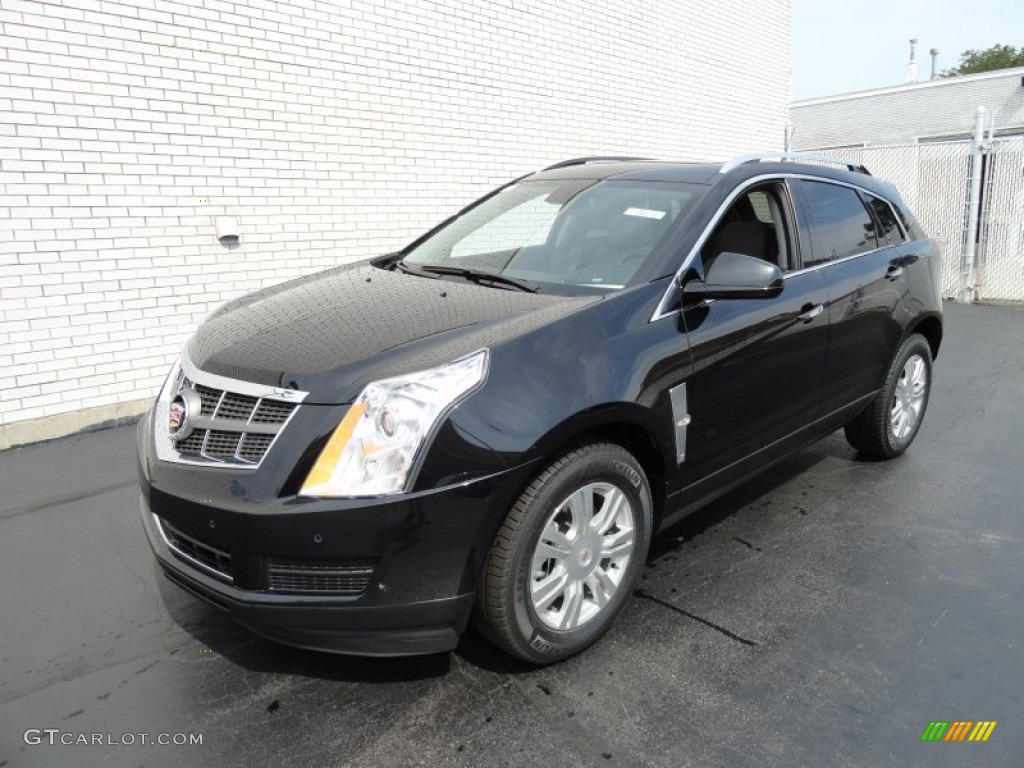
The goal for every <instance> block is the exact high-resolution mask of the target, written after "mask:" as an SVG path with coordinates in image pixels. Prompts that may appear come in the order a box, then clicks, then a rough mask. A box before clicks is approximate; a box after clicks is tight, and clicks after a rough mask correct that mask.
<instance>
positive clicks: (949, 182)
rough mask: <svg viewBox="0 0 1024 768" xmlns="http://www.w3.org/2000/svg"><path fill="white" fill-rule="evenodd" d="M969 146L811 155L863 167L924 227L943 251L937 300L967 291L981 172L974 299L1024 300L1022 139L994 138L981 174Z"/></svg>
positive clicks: (867, 149) (904, 146) (933, 144)
mask: <svg viewBox="0 0 1024 768" xmlns="http://www.w3.org/2000/svg"><path fill="white" fill-rule="evenodd" d="M972 151H973V146H972V143H971V142H970V141H942V142H927V143H915V144H891V145H880V146H870V147H848V148H845V149H825V150H814V154H819V155H829V156H832V157H839V158H842V159H844V160H850V161H852V162H856V163H860V164H863V165H865V166H866V167H867V168H868V170H870V171H871V172H872V173H873V174H875V175H877V176H879V177H881V178H883V179H887V180H888V181H891V182H892V183H893V184H894V185H895V186H896V188H897V189H898V190H899V192H900V194H901V195H902V196H903V199H904V200H905V201H906V203H907V205H908V206H910V209H911V210H912V211H913V212H914V215H915V216H916V217H917V218H918V220H919V221H920V222H921V226H922V227H924V230H925V231H926V232H927V233H928V234H929V235H930V236H931V237H934V238H935V239H936V240H938V241H939V243H940V244H941V245H942V251H943V258H942V295H943V296H944V297H946V298H954V297H957V296H959V295H960V294H961V291H962V290H963V285H964V250H965V245H966V243H967V237H968V231H967V230H968V226H967V221H968V202H969V197H970V188H971V177H972V174H973V173H975V172H976V171H980V172H983V173H984V178H983V185H982V208H981V224H980V227H979V230H980V231H979V232H978V233H976V234H975V235H974V236H975V237H977V238H978V245H979V248H978V257H977V261H976V263H975V270H974V285H975V287H976V290H975V294H976V297H977V298H980V299H983V300H991V301H1024V137H1012V138H1006V139H996V140H995V141H993V142H991V143H990V144H989V145H988V149H987V152H986V155H985V160H984V162H983V163H982V166H981V168H980V169H976V168H974V167H973V166H974V163H973V162H972V156H971V155H972Z"/></svg>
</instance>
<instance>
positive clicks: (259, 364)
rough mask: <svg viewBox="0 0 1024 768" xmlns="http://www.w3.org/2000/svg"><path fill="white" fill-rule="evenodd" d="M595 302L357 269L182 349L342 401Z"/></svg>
mask: <svg viewBox="0 0 1024 768" xmlns="http://www.w3.org/2000/svg"><path fill="white" fill-rule="evenodd" d="M597 300H599V299H598V298H597V297H593V296H586V297H567V296H545V295H543V294H532V293H524V292H519V291H514V290H505V289H502V288H492V287H489V286H482V285H477V284H474V283H468V282H459V281H454V280H434V279H431V278H427V277H419V276H416V275H409V274H405V273H402V272H391V271H386V270H382V269H378V268H376V267H373V266H371V265H370V264H369V263H368V262H359V263H356V264H350V265H347V266H343V267H339V268H337V269H332V270H328V271H326V272H321V273H319V274H315V275H310V276H309V277H304V278H301V279H299V280H293V281H291V282H287V283H284V284H282V285H278V286H274V287H272V288H266V289H264V290H261V291H258V292H256V293H251V294H249V295H247V296H243V297H242V298H239V299H235V300H234V301H232V302H230V303H228V304H225V305H224V306H223V307H221V308H220V309H219V310H217V311H216V312H214V313H213V314H212V315H211V316H210V317H209V318H208V319H207V320H206V321H205V322H204V323H203V324H202V325H201V326H200V327H199V329H198V330H197V331H196V333H195V335H194V336H193V337H192V339H191V340H190V341H189V345H188V355H189V358H190V359H191V361H192V362H193V363H194V364H195V365H196V366H197V367H198V368H200V369H201V370H204V371H208V372H210V373H215V374H220V375H222V376H229V377H231V378H235V379H241V380H243V381H252V382H257V383H260V384H267V385H270V386H275V387H286V388H289V389H299V390H303V391H306V392H309V393H310V396H309V398H308V399H307V402H311V403H346V402H350V401H351V400H352V399H354V398H355V397H356V395H357V394H358V393H359V391H360V390H361V389H362V388H363V386H365V385H366V384H367V383H369V382H370V381H373V380H374V379H380V378H385V377H388V376H395V375H399V374H402V373H408V372H410V371H414V370H418V369H422V368H429V367H431V366H435V365H440V364H442V363H446V362H449V361H451V360H454V359H456V358H458V357H461V356H463V355H466V354H469V353H471V352H474V351H476V350H478V349H481V348H483V347H492V346H494V345H496V344H499V343H501V342H502V341H504V340H505V339H508V338H511V337H513V336H517V335H519V334H522V333H525V332H528V331H530V330H533V329H534V328H537V327H539V326H541V325H544V324H546V323H549V322H551V321H553V320H555V319H557V318H559V317H562V316H564V315H566V314H568V313H569V312H572V311H573V310H575V309H578V308H579V307H581V306H584V305H586V304H590V303H592V302H594V301H597Z"/></svg>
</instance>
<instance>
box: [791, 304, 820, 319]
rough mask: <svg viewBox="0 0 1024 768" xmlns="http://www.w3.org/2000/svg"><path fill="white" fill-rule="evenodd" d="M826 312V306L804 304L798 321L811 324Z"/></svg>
mask: <svg viewBox="0 0 1024 768" xmlns="http://www.w3.org/2000/svg"><path fill="white" fill-rule="evenodd" d="M824 311H825V305H824V304H804V305H803V306H802V307H800V314H799V315H797V316H796V319H797V320H802V321H803V322H805V323H809V322H811V321H812V320H813V319H814V318H816V317H817V316H818V315H820V314H821V313H822V312H824Z"/></svg>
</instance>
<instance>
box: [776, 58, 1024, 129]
mask: <svg viewBox="0 0 1024 768" xmlns="http://www.w3.org/2000/svg"><path fill="white" fill-rule="evenodd" d="M979 106H983V107H985V109H986V112H987V113H988V116H989V119H990V120H992V121H993V122H992V125H993V126H994V128H995V135H996V136H1012V135H1021V134H1024V67H1016V68H1014V69H1002V70H997V71H995V72H983V73H981V74H978V75H963V76H961V77H949V78H939V79H937V80H926V81H924V82H917V83H906V84H904V85H896V86H892V87H889V88H876V89H874V90H871V91H859V92H857V93H843V94H840V95H838V96H825V97H822V98H817V99H803V100H801V101H795V102H793V107H792V130H793V139H792V143H793V148H794V149H821V148H826V147H829V148H835V147H850V146H866V145H871V144H901V143H905V142H918V141H954V140H957V139H966V138H968V137H970V136H971V134H972V133H973V132H974V115H975V112H976V110H977V108H978V107H979Z"/></svg>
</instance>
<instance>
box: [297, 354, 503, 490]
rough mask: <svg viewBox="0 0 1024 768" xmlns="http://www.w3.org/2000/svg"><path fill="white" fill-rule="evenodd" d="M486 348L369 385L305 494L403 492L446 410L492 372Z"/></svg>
mask: <svg viewBox="0 0 1024 768" xmlns="http://www.w3.org/2000/svg"><path fill="white" fill-rule="evenodd" d="M487 359H488V353H487V350H486V349H482V350H480V351H479V352H476V353H474V354H472V355H469V356H468V357H464V358H461V359H460V360H456V361H455V362H453V363H448V364H447V365H442V366H439V367H438V368H431V369H430V370H428V371H419V372H418V373H411V374H409V375H407V376H396V377H395V378H393V379H382V380H381V381H375V382H373V383H371V384H368V385H367V386H366V388H365V389H364V390H363V391H362V392H361V393H360V394H359V397H357V398H356V400H355V402H353V403H352V405H351V406H350V407H349V409H348V413H346V414H345V418H343V419H342V420H341V424H339V425H338V428H337V429H335V430H334V434H333V435H332V436H331V439H330V440H328V442H327V445H325V446H324V449H323V450H322V451H321V452H320V457H319V458H318V459H317V461H316V464H314V465H313V469H312V470H310V472H309V475H308V476H307V477H306V482H305V483H303V485H302V490H301V491H299V495H300V496H383V495H387V494H392V493H401V492H402V491H403V490H404V489H405V487H406V484H407V483H408V482H409V479H410V474H411V471H412V468H413V463H414V461H415V459H416V456H417V453H418V452H419V450H420V448H421V447H423V446H424V444H425V443H426V441H427V438H428V436H429V435H430V434H431V432H432V431H433V429H434V426H435V425H436V424H437V422H438V420H439V419H440V417H441V415H442V414H443V413H444V412H445V411H446V410H448V408H450V407H451V406H452V405H454V404H455V403H456V402H457V401H458V400H459V398H461V397H463V396H464V395H465V394H466V393H467V392H469V391H470V390H472V389H473V388H474V387H476V386H477V385H479V384H480V382H482V381H483V380H484V376H486V374H487Z"/></svg>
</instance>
